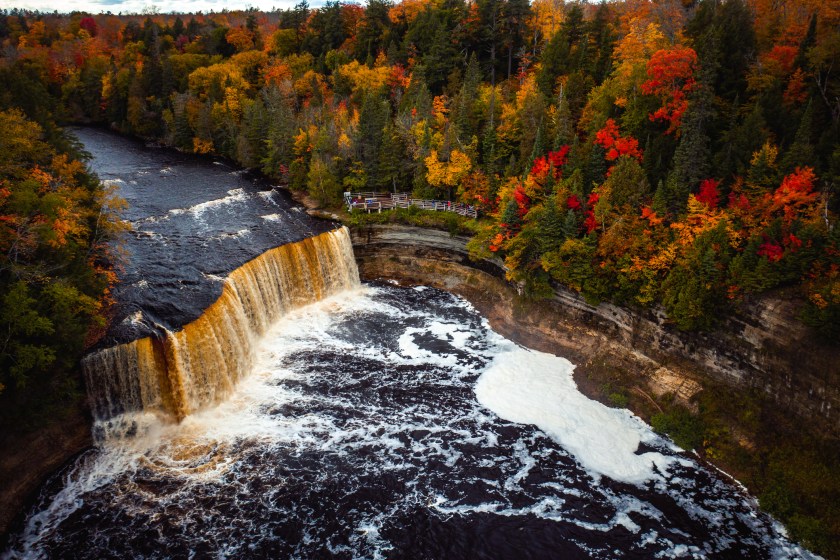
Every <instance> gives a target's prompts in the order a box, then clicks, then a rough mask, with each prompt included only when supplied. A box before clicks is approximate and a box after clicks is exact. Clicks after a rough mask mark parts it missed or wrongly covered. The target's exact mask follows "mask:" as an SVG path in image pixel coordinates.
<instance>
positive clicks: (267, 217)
mask: <svg viewBox="0 0 840 560" xmlns="http://www.w3.org/2000/svg"><path fill="white" fill-rule="evenodd" d="M260 218H262V219H263V220H265V221H267V222H279V221H280V220H282V219H283V218H282V216H280V214H266V215H265V216H260Z"/></svg>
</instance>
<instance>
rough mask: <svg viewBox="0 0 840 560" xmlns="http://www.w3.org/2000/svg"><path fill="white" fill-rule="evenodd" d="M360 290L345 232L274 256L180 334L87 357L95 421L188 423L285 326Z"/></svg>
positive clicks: (257, 263)
mask: <svg viewBox="0 0 840 560" xmlns="http://www.w3.org/2000/svg"><path fill="white" fill-rule="evenodd" d="M358 285H359V272H358V270H357V268H356V263H355V260H354V258H353V247H352V245H351V243H350V237H349V235H348V232H347V229H346V228H341V229H338V230H335V231H330V232H326V233H322V234H321V235H318V236H316V237H310V238H307V239H304V240H303V241H298V242H296V243H289V244H287V245H283V246H281V247H277V248H275V249H271V250H269V251H267V252H266V253H264V254H263V255H261V256H259V257H257V258H255V259H253V260H251V261H249V262H247V263H245V264H244V265H242V266H241V267H239V268H237V269H236V270H234V271H233V272H232V273H231V274H230V276H229V277H228V278H227V280H226V281H225V283H224V286H223V288H222V295H221V296H220V297H219V299H218V300H216V302H215V303H213V304H212V305H211V306H210V307H209V308H208V309H207V310H206V311H205V312H204V313H203V314H202V315H201V316H200V317H199V318H198V319H196V320H194V321H192V322H191V323H189V324H187V325H185V326H184V327H183V328H182V329H181V330H180V331H178V332H169V331H164V335H163V336H162V337H160V338H156V337H146V338H142V339H139V340H135V341H132V342H129V343H127V344H121V345H118V346H115V347H112V348H106V349H104V350H100V351H99V352H95V353H93V354H90V355H89V356H87V357H86V358H85V359H84V360H83V362H82V366H83V369H84V372H85V376H86V379H87V386H88V388H89V392H90V397H91V399H90V400H91V402H92V408H93V412H94V416H95V418H96V419H97V420H99V421H100V427H104V426H107V425H109V424H111V425H113V424H114V423H109V422H108V420H110V419H113V418H115V417H117V416H119V415H120V414H124V413H131V412H140V411H143V412H152V411H157V412H161V413H166V414H169V415H171V416H174V417H175V418H177V419H178V420H181V419H183V418H184V417H185V416H186V415H188V414H190V413H192V412H195V411H196V410H198V409H200V408H201V407H202V406H205V405H208V404H212V403H217V402H219V401H220V400H221V399H222V398H224V396H226V395H228V394H230V392H231V391H232V390H233V388H234V386H235V385H236V383H237V382H238V381H239V380H240V379H241V378H242V377H243V376H244V375H246V374H247V373H248V372H249V371H250V369H251V366H252V363H253V350H254V345H255V343H256V341H257V340H258V339H259V337H260V336H262V335H263V334H264V333H265V332H266V330H267V329H268V328H269V327H270V326H271V325H272V324H274V323H275V322H276V321H277V319H278V318H280V317H282V316H283V315H285V314H286V313H288V312H289V311H290V310H292V309H295V308H298V307H300V306H302V305H306V304H308V303H312V302H315V301H319V300H321V299H323V298H324V297H327V296H329V295H332V294H335V293H337V292H339V291H342V290H347V289H351V288H354V287H358Z"/></svg>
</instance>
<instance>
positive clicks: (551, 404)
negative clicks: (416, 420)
mask: <svg viewBox="0 0 840 560" xmlns="http://www.w3.org/2000/svg"><path fill="white" fill-rule="evenodd" d="M573 370H574V365H572V363H571V362H569V361H568V360H566V359H564V358H558V357H557V356H553V355H551V354H546V353H544V352H537V351H535V350H528V349H525V348H521V347H514V348H511V349H509V350H506V351H503V352H501V353H500V354H499V355H498V356H496V358H495V360H494V361H493V363H492V364H491V365H490V367H489V368H488V369H487V371H485V372H484V373H483V374H482V375H481V377H480V378H479V379H478V382H477V383H476V385H475V394H476V398H477V399H478V402H480V403H481V404H482V405H484V406H486V407H487V408H489V409H490V410H492V411H493V412H495V413H496V414H498V415H499V416H500V417H501V418H503V419H505V420H508V421H510V422H517V423H519V424H534V425H536V426H537V427H538V428H540V429H541V430H542V431H544V432H545V433H546V434H548V435H549V436H550V437H551V438H552V439H554V440H555V441H557V442H558V443H559V444H560V445H562V446H563V447H564V448H565V449H567V450H569V452H571V453H572V454H573V455H574V456H575V458H576V459H577V460H578V462H580V464H581V465H582V466H583V467H584V468H585V469H586V470H587V471H589V472H591V473H592V474H594V475H596V476H597V475H605V476H608V477H610V478H612V479H614V480H618V481H622V482H628V483H631V484H641V483H643V482H645V481H647V480H649V479H651V478H653V477H654V476H656V473H655V472H654V467H656V468H657V469H658V470H659V471H660V472H662V471H665V470H666V469H667V466H668V464H669V463H670V462H671V461H672V459H671V458H669V457H665V456H664V455H662V454H661V453H657V452H647V453H642V454H640V455H639V454H637V453H636V451H637V450H638V448H639V444H640V443H642V442H643V441H645V440H650V439H652V438H653V434H652V433H651V432H650V428H648V427H646V426H645V425H644V423H642V422H641V420H639V419H638V418H637V417H636V416H634V415H633V414H631V413H630V412H629V411H627V410H620V409H615V408H609V407H607V406H604V405H603V404H601V403H599V402H596V401H593V400H590V399H588V398H587V397H585V396H584V395H583V394H582V393H580V391H578V390H577V386H576V385H575V382H574V379H572V371H573Z"/></svg>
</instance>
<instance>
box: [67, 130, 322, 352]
mask: <svg viewBox="0 0 840 560" xmlns="http://www.w3.org/2000/svg"><path fill="white" fill-rule="evenodd" d="M73 132H74V133H75V134H76V136H78V138H79V140H81V141H82V143H83V144H84V146H85V148H86V149H87V151H89V152H90V153H91V154H92V155H93V160H92V161H91V162H90V166H91V168H92V169H93V170H94V171H95V172H96V173H97V174H98V175H99V178H100V179H101V180H102V181H103V182H105V183H106V184H109V185H113V186H114V187H115V188H116V190H117V193H118V194H119V195H120V196H121V197H122V198H124V199H125V200H126V202H127V204H128V207H127V209H126V211H125V213H124V218H125V220H126V221H128V222H129V223H130V224H131V226H132V229H131V231H130V232H129V233H128V234H126V235H125V236H124V238H123V241H122V247H123V249H124V256H125V258H124V259H123V264H122V267H121V270H120V271H119V274H120V278H121V284H120V286H119V287H118V288H117V290H116V293H115V297H116V300H117V301H118V302H119V306H118V309H117V320H116V321H115V325H114V328H112V329H111V332H110V333H109V339H108V340H107V343H114V342H126V341H128V340H133V339H135V338H140V337H141V336H146V335H148V334H150V333H153V332H156V331H158V330H159V328H158V326H160V327H165V328H170V329H172V328H176V327H180V326H182V325H184V324H186V323H188V322H190V321H192V320H193V319H195V318H196V317H198V316H199V315H200V314H201V312H202V311H203V310H204V309H206V308H207V306H209V305H210V304H211V303H213V302H214V301H215V300H216V298H218V297H219V294H220V293H221V281H222V279H223V278H224V276H225V275H226V274H228V273H229V272H230V271H231V270H233V269H235V268H237V267H238V266H240V265H242V264H243V263H245V262H247V261H249V260H251V259H252V258H254V257H256V256H258V255H260V254H262V253H263V252H265V251H266V250H268V249H270V248H272V247H276V246H277V245H282V244H284V243H289V242H291V241H298V240H300V239H303V238H305V237H310V236H312V235H314V234H316V233H321V232H323V231H326V230H328V229H332V228H333V227H335V224H331V223H329V222H325V221H323V220H316V219H313V218H310V217H309V216H308V215H307V214H306V212H305V211H304V210H303V208H302V207H301V206H300V205H298V204H296V203H294V202H293V201H292V200H291V198H290V197H289V195H288V194H287V193H286V192H285V191H280V190H274V189H273V188H272V187H273V186H272V184H271V183H270V182H268V181H267V180H266V179H264V178H262V177H260V176H257V175H254V174H249V173H247V172H243V171H242V170H239V169H236V168H235V167H231V166H230V165H228V164H227V163H225V162H224V161H212V162H211V161H210V160H208V159H207V158H200V157H197V156H193V155H188V154H182V153H179V152H177V151H175V150H171V149H168V148H158V147H150V146H146V145H144V144H143V143H141V142H139V141H137V140H132V139H129V138H124V137H121V136H117V135H115V134H112V133H110V132H107V131H104V130H100V129H94V128H78V129H74V130H73Z"/></svg>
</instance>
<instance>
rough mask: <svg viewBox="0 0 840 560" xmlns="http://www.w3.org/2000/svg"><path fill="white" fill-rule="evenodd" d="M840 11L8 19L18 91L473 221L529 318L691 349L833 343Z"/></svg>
mask: <svg viewBox="0 0 840 560" xmlns="http://www.w3.org/2000/svg"><path fill="white" fill-rule="evenodd" d="M838 23H840V7H839V6H838V5H837V4H836V3H833V2H819V1H816V0H797V1H793V0H788V1H787V2H782V3H781V9H780V7H779V3H778V2H769V1H767V0H726V1H718V0H701V1H699V2H692V1H689V0H658V1H656V2H650V1H644V0H628V1H624V2H610V3H606V2H603V3H600V4H589V3H573V2H569V3H565V2H561V1H558V0H537V1H535V2H533V3H530V4H529V3H528V2H527V1H525V0H504V1H502V0H476V1H475V2H470V3H467V2H465V1H463V0H405V1H403V2H401V3H397V4H395V3H392V2H390V1H387V0H371V1H370V2H368V4H367V5H366V6H364V7H363V6H360V5H358V4H353V3H339V2H327V3H326V4H324V5H323V6H322V7H319V8H310V7H309V6H308V5H307V4H306V2H305V1H304V2H301V3H300V4H297V5H296V6H295V7H293V8H290V9H286V10H278V11H274V12H258V11H255V10H249V11H238V12H222V13H211V14H193V15H176V14H172V15H162V14H155V13H150V14H146V15H134V16H115V15H110V14H104V15H102V14H100V15H88V14H81V13H73V14H70V15H60V14H57V13H56V14H41V13H26V12H21V11H6V12H4V13H3V15H2V16H0V41H2V43H3V47H4V48H3V57H2V58H0V79H1V80H2V83H4V84H6V87H5V89H4V91H3V92H2V93H0V99H2V101H0V103H2V106H5V107H12V106H14V107H19V108H21V109H22V110H23V111H24V112H25V113H26V115H28V116H29V117H30V118H32V119H34V120H36V121H38V120H39V119H40V120H43V119H44V118H45V117H44V115H47V114H48V115H51V116H53V117H54V118H55V119H57V120H58V121H60V122H76V123H78V122H82V123H99V124H103V125H107V126H110V127H112V128H114V129H116V130H119V131H121V132H123V133H127V134H132V135H136V136H140V137H143V138H148V139H155V140H157V141H159V142H162V143H164V144H166V145H170V146H174V147H176V148H178V149H181V150H185V151H188V152H195V153H209V154H215V155H218V156H223V157H226V158H230V159H232V160H235V161H236V162H238V163H239V164H240V165H242V166H244V167H248V168H259V169H261V170H262V171H263V172H264V173H266V174H267V175H269V176H271V177H274V178H276V179H277V180H278V181H281V182H283V183H284V184H288V186H289V188H291V189H292V190H297V191H304V192H307V193H308V194H309V195H311V196H312V197H313V198H315V199H316V200H317V201H319V202H320V203H321V204H323V205H326V206H329V205H337V204H338V203H339V202H340V200H341V195H342V193H343V192H345V191H362V190H365V191H371V190H378V191H411V192H413V193H414V194H415V195H416V196H418V197H425V198H437V199H448V200H458V201H461V202H465V203H468V204H473V205H477V206H478V207H479V208H480V209H481V210H482V213H483V216H484V219H483V220H482V221H481V222H480V224H479V225H478V226H477V227H478V228H479V232H478V234H477V235H476V236H475V238H474V239H473V241H472V243H471V250H472V252H473V254H474V255H475V256H476V257H481V256H485V257H486V256H499V257H501V258H503V259H504V260H505V264H506V266H507V268H508V270H509V276H510V278H511V279H512V280H515V281H518V282H521V283H522V285H523V286H524V292H525V294H526V295H527V296H529V297H535V298H539V297H542V296H546V295H548V294H550V291H551V286H552V284H553V283H559V284H562V285H564V286H567V287H570V288H572V289H574V290H577V291H579V292H581V293H582V294H583V295H584V296H585V297H586V299H587V300H588V301H590V302H592V303H595V302H598V301H604V300H610V301H613V302H615V303H619V304H622V305H629V306H651V305H661V306H663V307H664V308H665V310H666V312H667V313H668V316H669V317H670V318H671V320H672V321H673V322H674V324H675V325H676V326H677V327H678V328H680V329H685V330H690V329H709V328H711V327H712V326H713V324H714V320H715V318H716V317H718V316H720V314H721V313H722V312H726V311H727V310H729V309H731V308H733V306H735V307H736V306H737V305H738V304H739V303H740V302H743V301H745V300H748V299H749V298H750V297H751V296H753V295H755V294H759V293H761V292H764V291H767V290H770V289H775V288H784V289H792V290H796V291H800V292H801V294H802V298H803V300H804V301H805V302H806V303H805V306H804V310H803V319H804V320H805V321H807V322H808V323H809V324H811V325H813V326H814V327H816V328H817V332H820V333H822V334H823V335H824V336H826V337H829V338H832V339H836V337H837V336H838V334H840V233H838V228H837V227H836V224H837V212H838V207H840V197H838V193H837V183H838V180H840V143H838V139H840V136H838V124H840V78H838V74H840V68H838V65H837V64H836V63H837V62H838V57H840V31H838V29H840V28H838Z"/></svg>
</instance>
